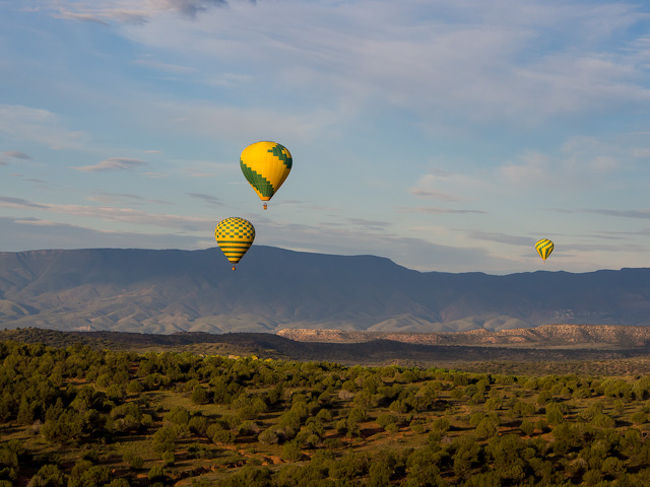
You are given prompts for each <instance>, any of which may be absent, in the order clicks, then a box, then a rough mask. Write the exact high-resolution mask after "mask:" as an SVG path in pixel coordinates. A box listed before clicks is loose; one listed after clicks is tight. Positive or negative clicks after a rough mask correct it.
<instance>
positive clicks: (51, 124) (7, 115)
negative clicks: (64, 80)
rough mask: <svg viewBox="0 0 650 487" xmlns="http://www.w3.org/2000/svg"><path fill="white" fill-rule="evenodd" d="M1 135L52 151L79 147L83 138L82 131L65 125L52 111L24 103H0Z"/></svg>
mask: <svg viewBox="0 0 650 487" xmlns="http://www.w3.org/2000/svg"><path fill="white" fill-rule="evenodd" d="M0 134H5V135H7V136H9V138H10V139H12V140H20V141H30V142H36V143H39V144H43V145H45V146H47V147H49V148H50V149H54V150H58V149H70V148H75V149H79V148H81V147H82V146H83V145H84V141H85V139H86V134H85V133H84V132H81V131H73V130H68V129H66V128H64V127H63V123H62V121H61V120H60V119H59V117H57V115H56V114H54V113H53V112H50V111H48V110H43V109H39V108H32V107H27V106H24V105H0Z"/></svg>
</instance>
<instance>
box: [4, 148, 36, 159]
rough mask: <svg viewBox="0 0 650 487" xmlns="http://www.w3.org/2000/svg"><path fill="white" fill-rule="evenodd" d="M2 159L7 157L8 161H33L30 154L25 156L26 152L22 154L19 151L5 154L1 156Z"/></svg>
mask: <svg viewBox="0 0 650 487" xmlns="http://www.w3.org/2000/svg"><path fill="white" fill-rule="evenodd" d="M0 157H5V158H7V159H21V160H23V161H27V160H29V159H31V156H30V155H29V154H25V153H24V152H20V151H17V150H12V151H7V152H3V153H2V154H0Z"/></svg>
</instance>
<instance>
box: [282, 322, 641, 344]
mask: <svg viewBox="0 0 650 487" xmlns="http://www.w3.org/2000/svg"><path fill="white" fill-rule="evenodd" d="M278 335H281V336H283V337H285V338H289V339H291V340H295V341H301V342H326V343H327V342H330V343H363V342H369V341H372V340H392V341H396V342H404V343H416V344H421V345H481V346H489V345H495V346H525V347H578V346H580V347H587V348H589V347H623V348H629V347H646V346H650V327H643V326H620V325H619V326H614V325H572V324H552V325H543V326H538V327H535V328H516V329H511V330H499V331H488V330H485V329H480V330H470V331H465V332H456V333H383V332H363V331H346V330H331V329H330V330H306V329H283V330H279V331H278Z"/></svg>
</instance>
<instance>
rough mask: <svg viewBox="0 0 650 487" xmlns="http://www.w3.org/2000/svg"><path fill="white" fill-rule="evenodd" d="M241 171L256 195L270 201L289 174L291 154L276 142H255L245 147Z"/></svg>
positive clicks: (291, 160) (291, 162)
mask: <svg viewBox="0 0 650 487" xmlns="http://www.w3.org/2000/svg"><path fill="white" fill-rule="evenodd" d="M239 162H240V166H241V170H242V172H243V173H244V176H245V177H246V179H247V180H248V182H249V183H250V185H251V186H252V187H253V189H254V190H255V192H256V193H257V195H258V196H259V197H260V199H261V200H262V201H264V202H265V203H264V209H265V210H266V208H267V206H266V201H268V200H270V199H271V198H272V197H273V195H274V194H275V192H276V191H277V190H278V189H280V186H282V183H284V180H285V179H287V176H288V175H289V173H290V172H291V166H292V165H293V159H292V158H291V152H289V149H287V148H286V147H285V146H283V145H282V144H278V143H277V142H268V141H262V142H255V143H254V144H251V145H249V146H248V147H246V148H245V149H244V150H243V151H242V153H241V158H240V161H239Z"/></svg>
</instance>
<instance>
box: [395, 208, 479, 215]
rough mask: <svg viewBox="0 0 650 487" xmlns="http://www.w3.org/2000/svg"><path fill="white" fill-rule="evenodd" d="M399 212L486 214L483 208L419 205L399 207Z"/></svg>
mask: <svg viewBox="0 0 650 487" xmlns="http://www.w3.org/2000/svg"><path fill="white" fill-rule="evenodd" d="M399 211H400V213H412V212H416V213H429V214H431V215H466V214H477V215H486V214H487V211H484V210H473V209H457V208H435V207H429V206H420V207H416V208H406V207H402V208H399Z"/></svg>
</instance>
